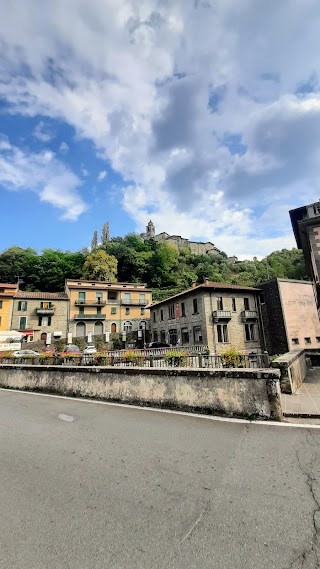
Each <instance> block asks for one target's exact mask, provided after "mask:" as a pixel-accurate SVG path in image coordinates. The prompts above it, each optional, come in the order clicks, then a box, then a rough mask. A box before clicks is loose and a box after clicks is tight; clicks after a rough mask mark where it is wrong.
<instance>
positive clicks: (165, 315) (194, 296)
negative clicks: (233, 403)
mask: <svg viewBox="0 0 320 569" xmlns="http://www.w3.org/2000/svg"><path fill="white" fill-rule="evenodd" d="M258 297H259V291H258V290H257V289H255V288H251V287H241V286H236V285H231V284H230V285H229V284H225V283H216V282H210V281H208V280H207V281H206V282H205V283H204V284H201V285H199V286H196V285H194V286H193V287H192V288H191V289H188V290H185V291H183V292H181V293H180V294H176V295H174V296H172V297H170V298H168V299H166V300H162V301H161V302H156V303H155V304H153V305H151V306H150V313H151V314H150V330H151V332H152V340H153V341H154V342H157V341H160V342H165V343H168V344H170V345H171V346H177V345H179V346H185V347H188V346H190V347H191V346H196V345H199V346H204V347H206V346H207V347H208V349H209V350H210V352H211V353H214V354H218V355H219V354H221V353H223V352H225V351H226V350H227V349H228V348H230V347H231V346H234V347H235V348H236V349H238V350H241V351H242V352H243V353H252V352H256V353H258V352H260V351H262V334H261V325H260V319H259V304H258V303H259V301H258Z"/></svg>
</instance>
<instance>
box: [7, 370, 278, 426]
mask: <svg viewBox="0 0 320 569" xmlns="http://www.w3.org/2000/svg"><path fill="white" fill-rule="evenodd" d="M279 377H280V373H279V371H278V370H270V369H267V370H249V369H241V370H240V369H238V370H236V369H232V370H229V369H224V370H212V371H208V370H185V369H178V368H177V369H173V370H163V369H162V370H161V369H148V370H144V369H141V368H134V367H132V368H129V369H128V368H117V369H114V368H98V367H97V368H90V369H88V368H85V367H76V368H75V367H72V366H69V367H64V368H61V367H60V366H29V365H19V364H18V365H17V364H15V365H14V364H5V365H0V386H1V387H9V388H15V389H28V390H35V391H44V392H53V393H59V394H63V395H74V396H83V397H94V398H99V399H104V400H111V401H121V402H123V403H137V404H149V405H155V406H162V407H169V408H170V407H171V408H178V409H191V410H197V411H205V412H213V413H226V414H228V415H232V414H236V415H258V416H260V417H263V418H274V419H276V420H281V418H282V411H281V398H280V385H279Z"/></svg>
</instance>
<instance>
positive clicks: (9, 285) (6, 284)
mask: <svg viewBox="0 0 320 569" xmlns="http://www.w3.org/2000/svg"><path fill="white" fill-rule="evenodd" d="M17 286H18V285H16V284H8V283H0V288H17Z"/></svg>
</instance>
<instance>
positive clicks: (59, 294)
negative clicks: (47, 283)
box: [15, 290, 69, 300]
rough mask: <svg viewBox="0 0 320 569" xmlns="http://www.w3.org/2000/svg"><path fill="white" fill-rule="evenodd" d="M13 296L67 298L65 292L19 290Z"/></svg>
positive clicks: (44, 298)
mask: <svg viewBox="0 0 320 569" xmlns="http://www.w3.org/2000/svg"><path fill="white" fill-rule="evenodd" d="M15 298H23V299H25V298H35V299H38V298H39V299H41V300H68V299H69V297H68V295H67V294H66V293H65V292H30V291H24V290H19V291H18V292H17V294H15Z"/></svg>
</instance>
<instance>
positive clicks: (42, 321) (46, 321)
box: [38, 316, 51, 326]
mask: <svg viewBox="0 0 320 569" xmlns="http://www.w3.org/2000/svg"><path fill="white" fill-rule="evenodd" d="M38 325H39V326H51V316H40V317H39V322H38Z"/></svg>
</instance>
